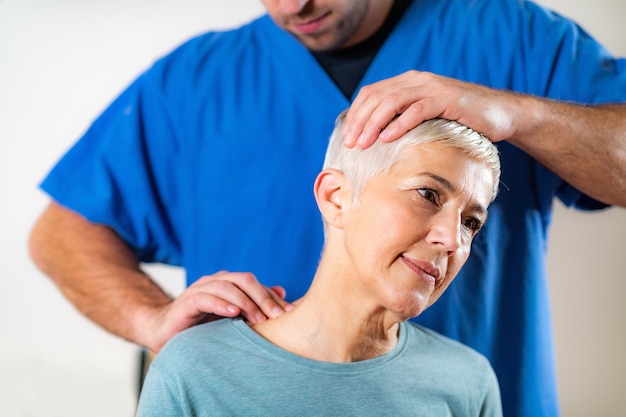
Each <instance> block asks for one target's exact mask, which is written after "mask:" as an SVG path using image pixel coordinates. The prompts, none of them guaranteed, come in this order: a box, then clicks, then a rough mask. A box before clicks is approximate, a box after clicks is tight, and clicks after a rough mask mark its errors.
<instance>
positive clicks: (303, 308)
mask: <svg viewBox="0 0 626 417" xmlns="http://www.w3.org/2000/svg"><path fill="white" fill-rule="evenodd" d="M328 282H330V280H326V281H323V280H320V279H318V277H316V280H315V281H314V283H313V285H312V286H311V288H310V289H309V291H308V292H307V294H306V295H305V296H304V297H303V298H301V299H300V300H298V301H297V302H296V303H295V306H296V307H295V308H294V309H293V310H291V311H288V312H286V313H283V314H282V315H280V316H278V317H276V318H274V319H271V320H267V321H265V322H263V323H260V324H257V325H253V326H252V328H253V329H254V330H255V331H256V332H257V333H259V334H260V335H261V336H263V337H264V338H266V339H267V340H269V341H270V342H272V343H274V344H276V345H277V346H279V347H281V348H283V349H285V350H287V351H289V352H291V353H294V354H296V355H299V356H303V357H306V358H309V359H315V360H319V361H324V362H340V363H343V362H356V361H361V360H366V359H371V358H375V357H377V356H381V355H383V354H385V353H388V352H390V351H391V350H392V349H393V348H394V347H395V346H396V344H397V342H398V333H399V326H398V323H397V321H394V320H393V319H392V318H390V317H389V314H388V312H386V311H385V310H384V309H382V308H368V307H366V303H364V302H362V301H363V300H359V299H358V297H355V296H354V295H353V294H351V293H350V292H346V291H342V290H341V289H337V288H328V287H327V285H325V284H326V283H328ZM335 284H336V282H335ZM334 286H335V285H333V287H334ZM345 294H350V295H352V296H353V298H354V300H355V301H354V302H351V300H350V299H349V297H347V296H345Z"/></svg>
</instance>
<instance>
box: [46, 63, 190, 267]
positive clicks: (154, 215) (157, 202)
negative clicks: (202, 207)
mask: <svg viewBox="0 0 626 417" xmlns="http://www.w3.org/2000/svg"><path fill="white" fill-rule="evenodd" d="M163 68H164V65H159V64H157V65H155V67H153V68H152V69H151V70H149V71H148V72H147V73H145V74H143V75H142V76H141V77H139V78H138V79H137V80H136V81H135V82H134V83H133V84H132V85H130V87H128V88H127V89H126V90H125V91H124V92H123V93H122V94H121V95H120V96H119V97H118V98H117V99H116V100H115V101H114V102H113V103H112V104H111V105H110V106H109V107H108V108H107V109H106V110H105V111H104V113H103V114H102V115H101V116H100V117H99V118H98V119H97V120H96V121H95V122H94V123H93V124H92V126H91V127H90V128H89V129H88V131H87V132H86V133H85V135H84V136H83V137H82V138H81V139H80V140H79V141H78V142H77V143H76V144H75V145H74V146H73V147H72V148H71V149H70V150H69V152H68V153H67V154H66V155H65V156H63V157H62V159H61V160H60V161H59V162H58V163H57V165H56V166H55V167H54V168H53V169H52V171H51V172H50V173H49V174H48V176H47V177H46V178H45V180H44V181H43V182H42V184H41V188H42V189H43V190H44V191H45V192H47V193H48V194H49V195H50V196H51V197H52V198H53V199H54V200H56V201H57V202H58V203H60V204H61V205H63V206H66V207H68V208H69V209H71V210H74V211H76V212H78V213H79V214H81V215H83V216H84V217H86V218H87V219H88V220H90V221H92V222H95V223H99V224H104V225H107V226H109V227H111V228H113V229H114V230H115V231H116V232H117V233H118V234H119V235H120V237H121V238H122V239H124V240H125V241H126V242H127V243H128V244H129V245H130V246H131V248H132V249H133V250H134V251H135V253H136V255H137V257H138V259H139V260H140V261H145V262H157V261H158V262H165V263H170V264H174V265H179V264H180V249H179V244H178V238H177V236H176V234H175V232H174V228H173V227H172V222H171V221H170V218H172V215H173V214H175V213H176V211H177V209H178V204H177V202H178V201H179V200H178V198H177V195H176V190H177V187H176V183H175V181H176V179H175V178H177V177H176V175H174V168H173V166H174V163H175V162H176V161H177V159H178V157H177V155H178V145H177V134H176V131H177V128H176V122H175V119H176V118H175V116H174V115H173V112H172V107H171V106H172V104H171V102H168V100H166V99H165V97H164V92H163V91H162V89H164V87H161V86H162V85H166V83H164V82H161V81H162V79H163V77H164V74H165V73H166V71H164V70H163Z"/></svg>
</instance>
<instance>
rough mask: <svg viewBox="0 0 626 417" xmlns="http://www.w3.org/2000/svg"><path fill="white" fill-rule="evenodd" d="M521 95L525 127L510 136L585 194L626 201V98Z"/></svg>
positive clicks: (613, 201)
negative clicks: (595, 102) (612, 101)
mask: <svg viewBox="0 0 626 417" xmlns="http://www.w3.org/2000/svg"><path fill="white" fill-rule="evenodd" d="M522 100H525V101H526V102H525V103H524V104H523V105H522V108H524V109H526V116H522V117H524V123H525V124H524V123H522V125H524V128H523V129H518V130H517V131H516V134H515V135H514V137H512V138H510V139H509V142H511V143H512V144H514V145H515V146H517V147H519V148H520V149H522V150H524V151H525V152H527V153H528V154H529V155H531V156H532V157H533V158H535V159H536V160H537V161H539V162H540V163H541V164H543V165H544V166H545V167H547V168H548V169H550V170H551V171H553V172H554V173H556V174H557V175H559V176H560V177H561V178H563V179H564V180H565V181H567V182H568V183H569V184H571V185H572V186H574V187H576V188H577V189H579V190H580V191H582V192H584V193H585V194H587V195H589V196H591V197H593V198H595V199H597V200H599V201H602V202H605V203H607V204H611V205H617V206H622V207H626V104H616V105H601V106H580V105H574V104H567V103H560V102H554V101H550V100H544V99H536V98H531V97H525V98H523V99H522Z"/></svg>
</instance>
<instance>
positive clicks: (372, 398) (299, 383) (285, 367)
mask: <svg viewBox="0 0 626 417" xmlns="http://www.w3.org/2000/svg"><path fill="white" fill-rule="evenodd" d="M501 415H502V409H501V404H500V392H499V389H498V382H497V380H496V376H495V374H494V372H493V370H492V369H491V367H490V365H489V363H488V361H487V360H486V359H485V358H484V357H483V356H481V355H479V354H478V353H476V352H475V351H473V350H471V349H469V348H467V347H466V346H463V345H461V344H459V343H458V342H455V341H452V340H450V339H447V338H445V337H443V336H441V335H439V334H436V333H434V332H432V331H429V330H427V329H424V328H422V327H418V326H416V325H413V324H409V323H402V324H401V326H400V337H399V340H398V344H397V346H396V347H395V348H394V349H393V350H392V351H391V352H389V353H388V354H385V355H383V356H380V357H377V358H374V359H370V360H365V361H360V362H352V363H330V362H320V361H315V360H311V359H306V358H303V357H301V356H297V355H295V354H292V353H289V352H287V351H285V350H283V349H280V348H279V347H277V346H275V345H273V344H272V343H270V342H269V341H267V340H266V339H264V338H263V337H261V336H259V335H258V334H257V333H255V332H254V331H253V330H252V329H251V328H250V327H248V326H247V325H246V324H245V322H243V321H242V320H241V319H224V320H220V321H218V322H213V323H208V324H205V325H201V326H198V327H195V328H192V329H189V330H187V331H185V332H183V333H181V334H179V335H178V336H176V337H174V338H173V339H172V340H171V341H170V342H169V343H168V344H167V345H166V346H165V347H164V348H163V350H162V351H161V352H160V353H159V355H158V356H157V357H156V359H155V361H154V362H153V363H152V365H151V367H150V370H149V371H148V375H147V377H146V380H145V383H144V386H143V390H142V393H141V398H140V401H139V408H138V413H137V416H138V417H170V416H171V417H175V416H176V417H181V416H194V417H204V416H207V417H208V416H212V417H217V416H255V417H262V416H267V417H280V416H291V417H295V416H298V417H307V416H341V417H348V416H355V417H357V416H358V417H366V416H373V417H374V416H375V417H384V416H389V417H401V416H424V417H431V416H437V417H446V416H456V417H473V416H484V417H486V416H490V417H497V416H501Z"/></svg>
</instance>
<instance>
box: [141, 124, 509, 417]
mask: <svg viewBox="0 0 626 417" xmlns="http://www.w3.org/2000/svg"><path fill="white" fill-rule="evenodd" d="M342 128H343V114H342V115H340V116H339V118H338V120H337V124H336V127H335V131H334V132H333V134H332V136H331V140H330V144H329V146H328V151H327V154H326V160H325V163H324V169H323V170H322V172H321V173H320V174H319V175H318V177H317V179H316V181H315V186H314V193H315V198H316V200H317V204H318V207H319V209H320V212H321V214H322V217H323V221H324V228H325V233H326V242H325V247H324V250H323V252H322V257H321V260H320V263H319V267H318V269H317V272H316V274H315V277H314V279H313V282H312V284H311V286H310V288H309V290H308V292H307V293H306V295H305V296H304V297H302V298H301V299H300V300H298V301H297V302H296V303H295V308H293V309H292V310H290V311H288V312H286V313H284V314H282V315H280V316H278V317H276V318H274V319H270V320H267V321H265V322H262V323H260V324H256V325H250V324H249V323H247V322H246V321H244V320H243V319H240V318H239V319H223V320H220V321H217V322H212V323H208V324H203V325H199V326H196V327H194V328H191V329H189V330H187V331H184V332H183V333H181V334H179V335H178V336H176V337H174V338H173V339H172V340H171V341H170V342H169V343H168V344H167V345H166V346H165V347H164V349H163V350H162V351H161V353H159V355H158V356H157V358H156V359H155V361H154V362H153V364H152V366H151V368H150V370H149V372H148V376H147V378H146V381H145V384H144V388H143V391H142V394H141V398H140V403H139V410H138V415H139V416H160V417H163V416H182V415H185V416H222V415H224V416H226V415H228V416H312V415H323V416H328V415H336V416H347V415H355V416H368V415H372V416H387V415H388V416H403V415H420V416H463V417H467V416H499V415H501V406H500V395H499V388H498V383H497V381H496V377H495V374H494V373H493V371H492V369H491V367H490V365H489V363H488V362H487V360H486V359H485V358H483V357H482V356H481V355H479V354H478V353H476V352H474V351H472V350H470V349H469V348H467V347H465V346H463V345H461V344H459V343H457V342H454V341H452V340H450V339H447V338H445V337H443V336H441V335H439V334H436V333H434V332H432V331H430V330H427V329H425V328H423V327H419V326H417V325H414V324H411V323H408V322H407V319H409V318H411V317H415V316H417V315H419V314H420V313H421V312H422V311H424V310H425V309H426V308H428V307H429V306H430V305H431V304H433V303H434V302H435V301H436V300H437V299H438V298H439V296H441V294H442V293H443V292H444V291H445V290H446V288H447V287H448V285H450V283H451V282H452V280H453V279H454V277H455V276H456V274H457V272H458V271H459V269H460V268H461V266H462V265H463V264H464V263H465V261H466V259H467V257H468V256H469V254H470V245H471V242H472V239H473V238H474V236H475V235H476V233H478V231H479V230H480V228H481V225H482V224H483V223H484V222H485V220H486V218H487V206H488V205H489V203H490V202H491V201H492V200H493V198H495V195H496V193H497V186H498V181H499V176H500V163H499V158H498V154H497V150H496V148H495V147H494V146H493V145H492V144H491V142H490V141H489V140H487V139H486V138H485V137H483V136H481V135H479V134H478V133H476V132H474V131H472V130H471V129H468V128H466V127H464V126H462V125H459V124H458V123H456V122H451V121H447V120H441V119H435V120H430V121H427V122H424V123H422V124H421V125H419V126H418V127H416V128H415V129H413V130H412V131H410V132H408V133H407V134H406V135H405V136H404V137H402V138H401V139H399V140H397V141H395V142H392V143H381V142H377V143H375V144H374V145H373V146H371V147H370V148H367V149H364V150H363V149H358V148H351V149H348V148H346V147H344V146H343V144H342V142H343V141H342V135H341V132H342ZM276 257H277V261H278V262H280V254H276Z"/></svg>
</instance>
